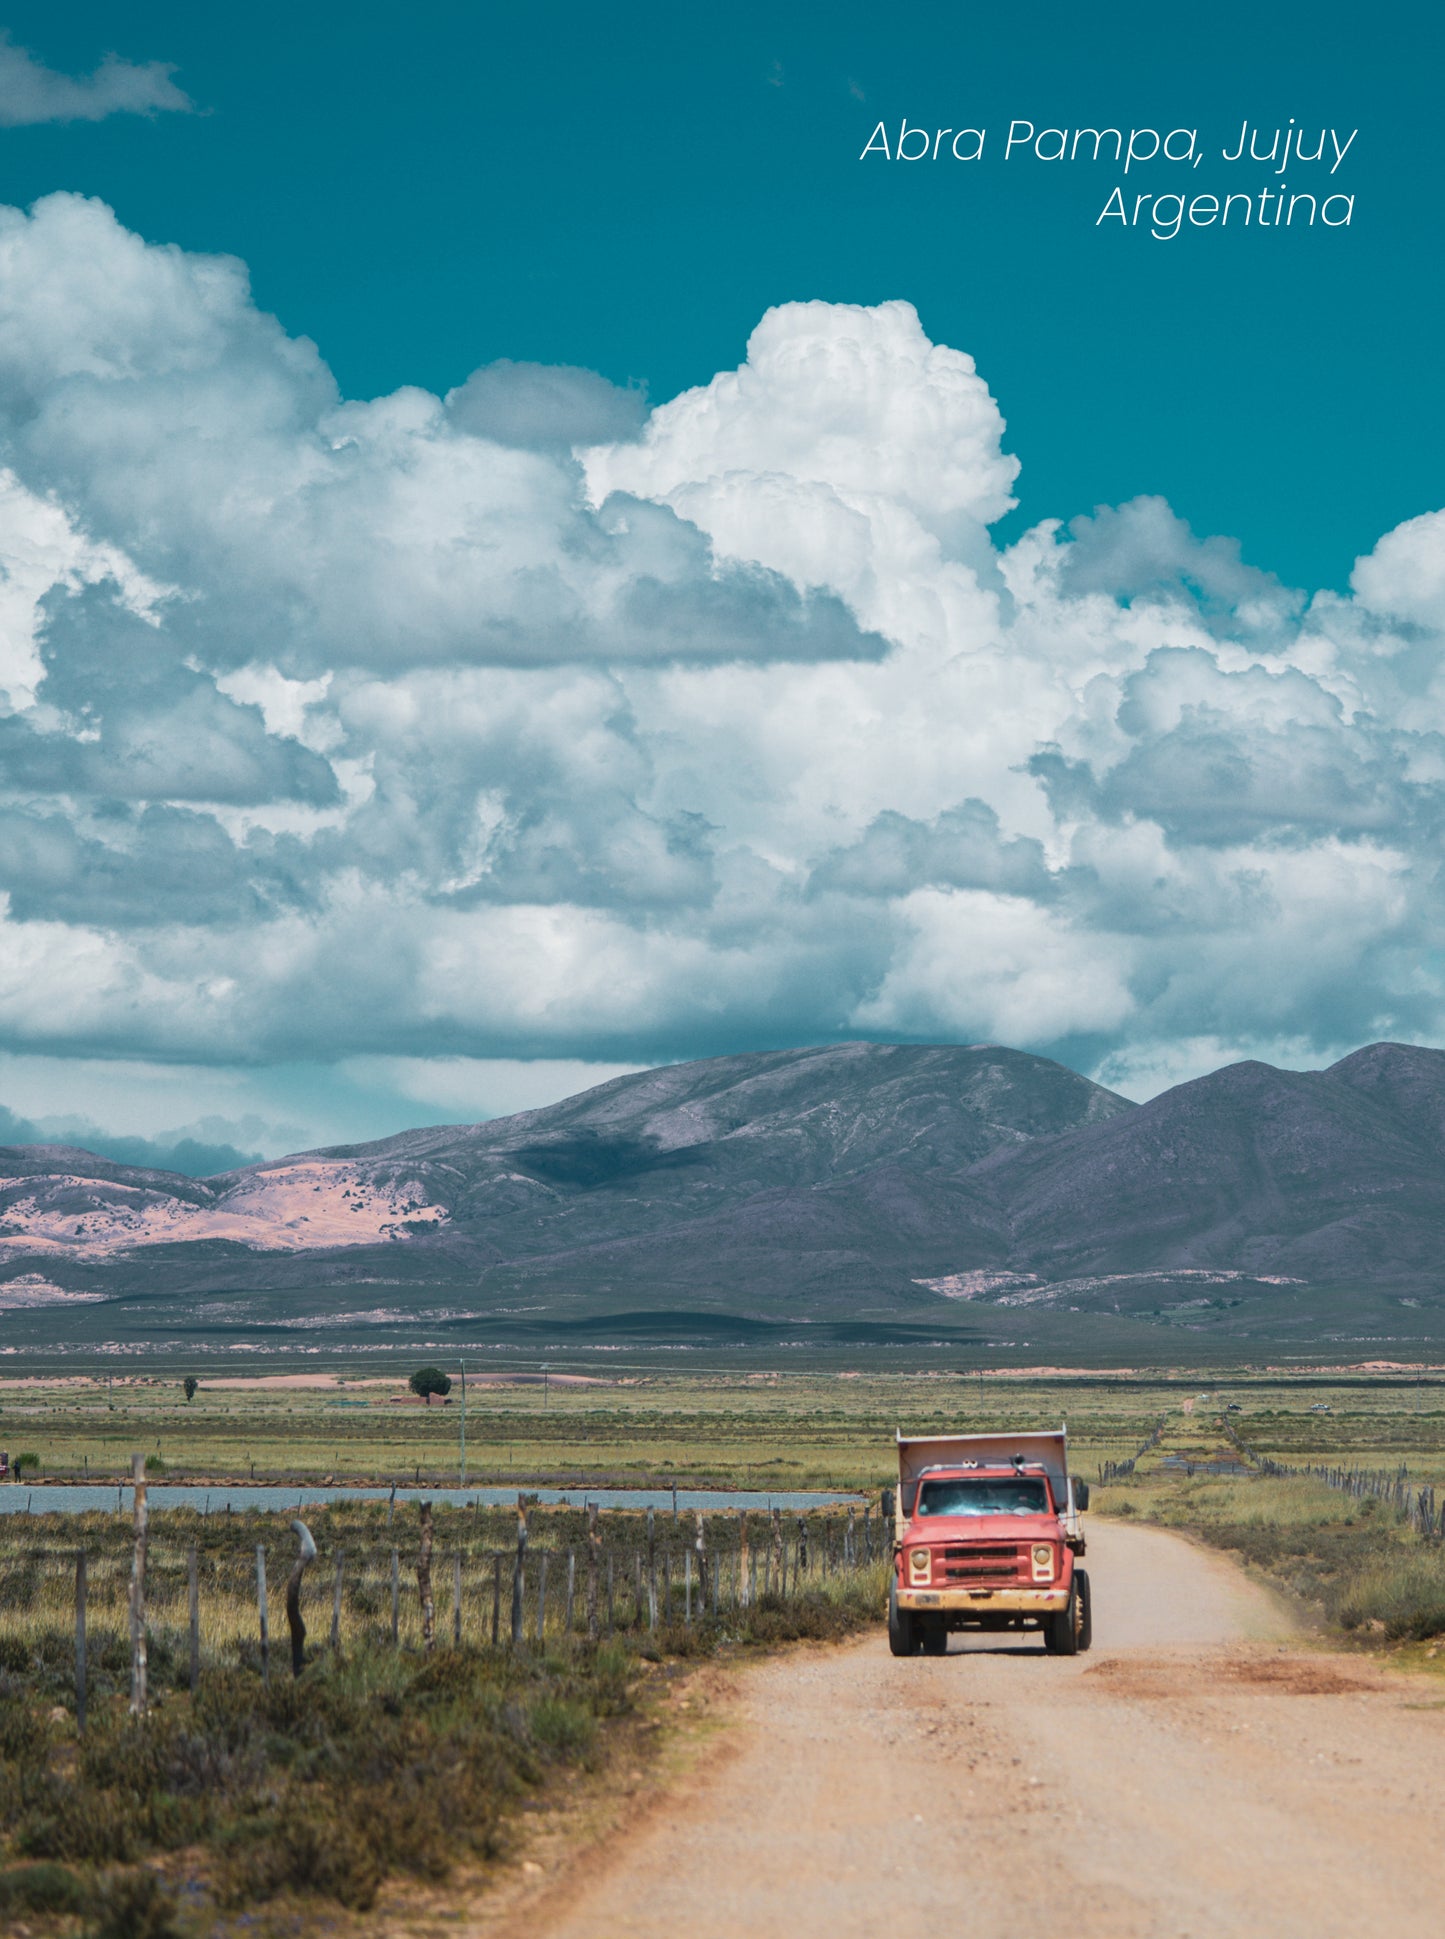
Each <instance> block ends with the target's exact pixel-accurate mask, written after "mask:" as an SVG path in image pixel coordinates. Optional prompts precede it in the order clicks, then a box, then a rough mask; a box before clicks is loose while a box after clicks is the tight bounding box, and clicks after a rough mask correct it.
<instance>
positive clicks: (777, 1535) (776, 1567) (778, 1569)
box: [770, 1508, 788, 1596]
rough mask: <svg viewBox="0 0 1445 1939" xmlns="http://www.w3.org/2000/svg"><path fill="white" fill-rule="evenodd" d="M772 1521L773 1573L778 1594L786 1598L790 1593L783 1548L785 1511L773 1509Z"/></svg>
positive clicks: (785, 1555)
mask: <svg viewBox="0 0 1445 1939" xmlns="http://www.w3.org/2000/svg"><path fill="white" fill-rule="evenodd" d="M770 1519H771V1521H772V1524H773V1571H774V1576H775V1579H776V1586H777V1591H778V1594H779V1595H780V1596H785V1595H786V1594H787V1593H788V1584H787V1578H786V1574H785V1564H786V1561H787V1551H786V1550H785V1549H784V1547H783V1511H782V1509H781V1508H775V1509H773V1511H772V1514H771V1517H770Z"/></svg>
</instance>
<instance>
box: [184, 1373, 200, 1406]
mask: <svg viewBox="0 0 1445 1939" xmlns="http://www.w3.org/2000/svg"><path fill="white" fill-rule="evenodd" d="M199 1384H200V1383H199V1381H198V1380H197V1379H196V1376H195V1375H194V1374H193V1373H188V1374H187V1375H186V1377H185V1379H184V1380H183V1381H182V1382H181V1385H182V1386H183V1387H184V1388H185V1390H186V1399H187V1400H194V1399H195V1397H196V1388H197V1387H198V1386H199Z"/></svg>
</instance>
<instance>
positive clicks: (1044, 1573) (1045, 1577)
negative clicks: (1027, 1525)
mask: <svg viewBox="0 0 1445 1939" xmlns="http://www.w3.org/2000/svg"><path fill="white" fill-rule="evenodd" d="M1053 1579H1054V1551H1053V1549H1052V1547H1051V1546H1050V1545H1049V1543H1047V1542H1037V1543H1035V1545H1034V1581H1035V1582H1052V1581H1053Z"/></svg>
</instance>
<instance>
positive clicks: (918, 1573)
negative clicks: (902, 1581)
mask: <svg viewBox="0 0 1445 1939" xmlns="http://www.w3.org/2000/svg"><path fill="white" fill-rule="evenodd" d="M908 1576H909V1580H910V1581H912V1582H931V1581H932V1580H933V1551H932V1550H931V1549H910V1550H909V1551H908Z"/></svg>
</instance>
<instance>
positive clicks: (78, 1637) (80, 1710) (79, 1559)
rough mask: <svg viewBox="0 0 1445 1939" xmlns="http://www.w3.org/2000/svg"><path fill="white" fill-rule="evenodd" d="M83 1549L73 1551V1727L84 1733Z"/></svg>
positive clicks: (81, 1733)
mask: <svg viewBox="0 0 1445 1939" xmlns="http://www.w3.org/2000/svg"><path fill="white" fill-rule="evenodd" d="M85 1590H86V1583H85V1550H84V1549H77V1550H76V1553H75V1728H76V1730H77V1731H78V1733H79V1734H80V1735H81V1736H82V1737H83V1736H84V1735H85Z"/></svg>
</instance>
